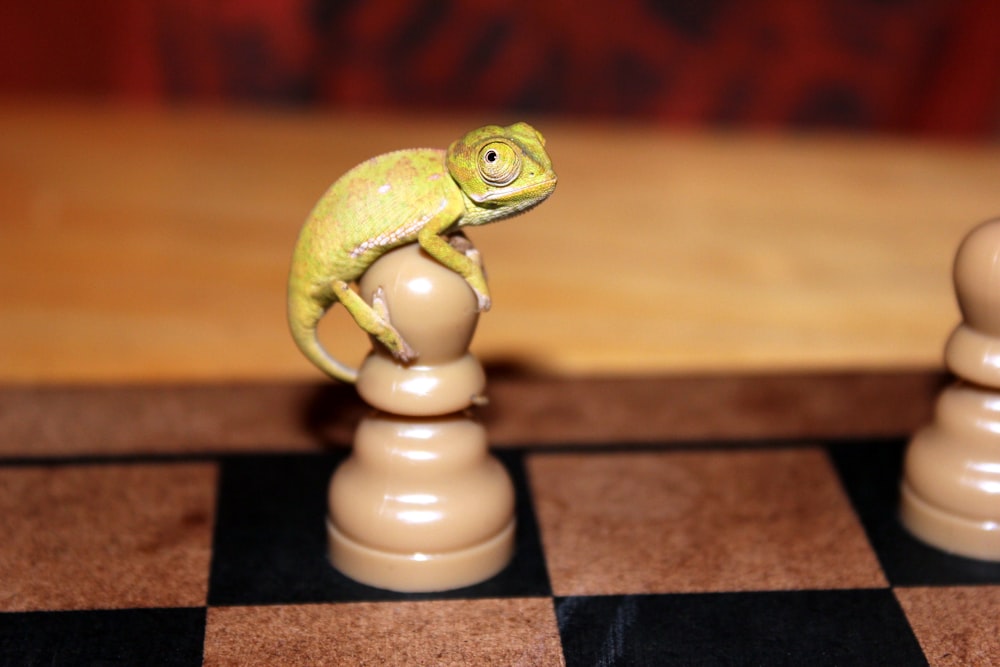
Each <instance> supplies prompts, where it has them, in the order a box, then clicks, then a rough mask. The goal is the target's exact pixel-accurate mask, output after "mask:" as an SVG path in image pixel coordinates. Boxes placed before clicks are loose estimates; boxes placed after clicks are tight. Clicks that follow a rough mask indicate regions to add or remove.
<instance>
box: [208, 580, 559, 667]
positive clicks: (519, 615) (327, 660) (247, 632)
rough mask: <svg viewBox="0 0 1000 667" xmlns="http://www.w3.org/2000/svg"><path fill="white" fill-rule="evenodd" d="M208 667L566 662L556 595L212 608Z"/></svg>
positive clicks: (536, 663) (210, 613) (209, 614)
mask: <svg viewBox="0 0 1000 667" xmlns="http://www.w3.org/2000/svg"><path fill="white" fill-rule="evenodd" d="M204 664H205V665H292V664H296V665H303V664H310V665H351V666H352V667H363V666H365V665H378V666H381V665H561V664H564V663H563V657H562V646H561V644H560V640H559V631H558V628H557V625H556V619H555V612H554V610H553V607H552V601H551V600H550V599H549V598H547V597H546V598H509V599H479V600H435V601H422V602H357V603H348V604H313V605H274V606H266V607H212V608H210V609H209V610H208V623H207V627H206V630H205V661H204Z"/></svg>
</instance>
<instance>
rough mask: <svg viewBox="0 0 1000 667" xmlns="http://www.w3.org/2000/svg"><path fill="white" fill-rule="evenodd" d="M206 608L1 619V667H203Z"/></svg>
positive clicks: (17, 615)
mask: <svg viewBox="0 0 1000 667" xmlns="http://www.w3.org/2000/svg"><path fill="white" fill-rule="evenodd" d="M204 636H205V609H204V608H203V607H197V608H176V609H102V610H83V611H31V612H7V613H2V614H0V658H2V661H3V664H4V665H45V666H46V667H50V666H52V667H56V666H59V665H72V666H76V665H162V666H163V667H184V666H186V665H201V661H202V643H203V640H204Z"/></svg>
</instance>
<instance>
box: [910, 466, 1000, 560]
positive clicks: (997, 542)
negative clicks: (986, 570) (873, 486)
mask: <svg viewBox="0 0 1000 667" xmlns="http://www.w3.org/2000/svg"><path fill="white" fill-rule="evenodd" d="M900 519H901V520H902V522H903V525H904V526H905V527H906V529H907V530H909V531H910V533H912V534H913V535H914V537H916V538H918V539H920V540H921V541H923V542H926V543H927V544H929V545H931V546H933V547H935V548H937V549H940V550H942V551H946V552H948V553H952V554H955V555H957V556H964V557H966V558H975V559H978V560H987V561H1000V523H997V522H996V521H984V520H976V519H970V518H968V517H964V516H960V515H957V514H953V513H951V512H949V511H947V510H945V509H942V508H940V507H937V506H936V505H933V504H931V503H930V502H928V501H927V500H925V499H924V498H922V497H921V496H920V495H918V494H917V493H916V492H915V491H914V490H913V488H912V487H911V486H910V485H909V484H907V483H906V482H905V481H904V482H903V485H902V499H901V503H900Z"/></svg>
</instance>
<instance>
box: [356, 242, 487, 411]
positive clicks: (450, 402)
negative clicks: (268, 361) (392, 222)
mask: <svg viewBox="0 0 1000 667" xmlns="http://www.w3.org/2000/svg"><path fill="white" fill-rule="evenodd" d="M359 288H360V293H361V296H362V298H364V299H365V300H366V301H368V302H369V303H371V302H372V297H373V295H374V293H375V292H376V290H381V292H382V295H383V297H384V299H385V304H386V307H387V308H388V311H389V318H390V321H391V322H392V325H393V326H394V327H395V328H396V330H397V331H399V333H400V335H401V336H402V337H403V340H405V341H406V342H407V343H408V344H409V345H410V347H412V348H413V349H414V350H415V351H416V353H417V358H416V359H415V360H414V361H413V362H411V363H409V364H403V363H400V362H399V361H398V360H396V359H394V358H393V357H392V355H391V354H390V353H389V352H388V351H387V350H386V349H385V348H384V347H382V346H381V345H380V344H378V342H377V341H374V340H373V351H372V353H371V354H369V355H368V357H367V358H366V359H365V361H364V363H362V364H361V368H360V369H359V370H358V381H357V389H358V393H359V394H360V395H361V398H362V399H364V400H365V402H367V403H368V404H369V405H371V406H373V407H376V408H378V409H380V410H383V411H385V412H389V413H392V414H397V415H407V416H432V415H444V414H449V413H451V412H456V411H458V410H463V409H465V408H467V407H469V406H470V405H473V404H476V403H479V402H482V401H483V400H485V399H484V398H483V394H484V392H485V388H486V375H485V373H484V372H483V367H482V365H481V364H480V363H479V361H478V360H477V359H476V358H475V357H474V356H472V355H471V354H470V353H469V344H470V342H471V341H472V336H473V333H474V332H475V329H476V324H477V322H478V321H479V310H478V305H477V301H476V297H475V294H474V293H473V291H472V289H471V288H470V287H469V285H468V284H467V283H466V282H465V279H464V278H462V276H460V275H459V274H457V273H455V272H454V271H452V270H451V269H448V268H446V267H444V266H443V265H441V264H440V263H438V262H437V261H436V260H434V259H432V258H431V257H430V256H429V255H427V253H426V252H424V250H423V249H422V248H420V246H419V245H418V244H415V243H414V244H409V245H405V246H403V247H401V248H397V249H395V250H392V251H390V252H388V253H386V254H385V255H383V256H382V257H380V258H379V259H378V260H377V261H376V262H375V263H374V264H372V266H371V267H369V269H368V271H367V272H365V274H364V276H362V278H361V280H360V281H359Z"/></svg>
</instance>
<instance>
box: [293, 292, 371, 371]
mask: <svg viewBox="0 0 1000 667" xmlns="http://www.w3.org/2000/svg"><path fill="white" fill-rule="evenodd" d="M330 305H332V303H331V304H330ZM328 308H329V305H327V306H324V305H323V304H321V303H319V302H318V301H316V300H315V299H311V298H308V297H305V296H304V295H303V293H302V291H300V290H295V289H294V288H291V287H290V289H289V292H288V327H289V330H290V331H291V333H292V339H293V340H294V341H295V344H296V345H297V346H298V348H299V350H301V351H302V354H304V355H305V356H306V358H307V359H308V360H309V361H311V362H312V363H313V364H315V365H316V367H318V368H319V369H320V370H321V371H323V372H324V373H326V374H327V375H329V376H331V377H333V378H335V379H337V380H340V381H341V382H347V383H354V382H355V381H356V380H357V379H358V370H357V369H356V368H352V367H350V366H348V365H347V364H345V363H342V362H340V361H338V360H337V359H335V358H333V356H332V355H330V353H329V352H327V351H326V350H325V349H324V348H323V345H322V344H321V343H320V342H319V338H317V336H316V326H317V325H318V324H319V321H320V319H321V318H322V317H323V315H324V314H325V313H326V311H327V310H328Z"/></svg>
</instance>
